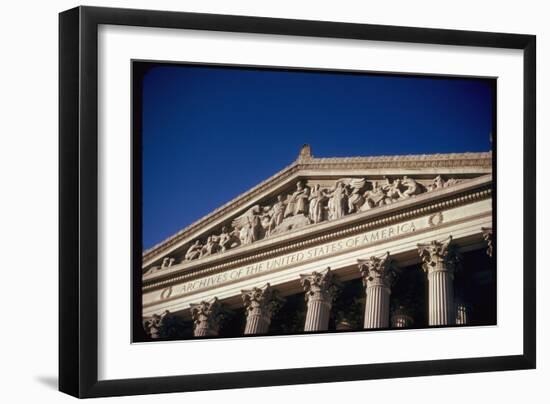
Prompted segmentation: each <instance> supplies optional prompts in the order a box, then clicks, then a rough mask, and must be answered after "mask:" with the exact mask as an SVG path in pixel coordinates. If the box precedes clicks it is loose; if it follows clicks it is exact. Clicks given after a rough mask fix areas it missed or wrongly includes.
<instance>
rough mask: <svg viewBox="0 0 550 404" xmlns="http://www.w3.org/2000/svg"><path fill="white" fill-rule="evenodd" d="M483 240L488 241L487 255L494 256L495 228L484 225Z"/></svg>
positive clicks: (482, 229)
mask: <svg viewBox="0 0 550 404" xmlns="http://www.w3.org/2000/svg"><path fill="white" fill-rule="evenodd" d="M481 231H482V233H483V240H485V242H486V243H487V255H488V256H489V257H491V258H493V228H492V227H482V228H481Z"/></svg>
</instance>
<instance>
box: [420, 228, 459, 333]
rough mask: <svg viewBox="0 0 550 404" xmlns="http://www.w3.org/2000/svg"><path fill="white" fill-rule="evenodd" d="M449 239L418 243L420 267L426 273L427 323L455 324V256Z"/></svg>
mask: <svg viewBox="0 0 550 404" xmlns="http://www.w3.org/2000/svg"><path fill="white" fill-rule="evenodd" d="M451 241H452V237H451V236H449V238H447V239H446V240H444V241H436V240H434V241H432V242H430V243H427V244H418V252H419V254H420V258H422V262H423V264H422V268H423V270H424V272H425V273H427V274H428V288H429V293H428V299H429V313H428V314H429V315H428V319H429V325H452V324H455V305H454V286H453V280H454V271H455V268H456V264H457V258H456V254H455V253H454V251H453V249H452V246H451Z"/></svg>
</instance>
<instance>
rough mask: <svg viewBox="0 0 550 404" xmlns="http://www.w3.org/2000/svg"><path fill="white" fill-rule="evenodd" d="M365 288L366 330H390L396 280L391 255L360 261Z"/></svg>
mask: <svg viewBox="0 0 550 404" xmlns="http://www.w3.org/2000/svg"><path fill="white" fill-rule="evenodd" d="M358 264H359V270H360V271H361V276H362V277H363V285H364V286H365V293H366V297H367V299H366V303H365V325H364V326H365V328H388V327H389V321H390V294H391V286H392V284H393V282H394V280H395V277H396V272H395V267H394V266H393V264H392V261H391V259H390V253H389V252H388V253H386V254H385V255H383V256H382V257H370V258H368V259H366V260H358Z"/></svg>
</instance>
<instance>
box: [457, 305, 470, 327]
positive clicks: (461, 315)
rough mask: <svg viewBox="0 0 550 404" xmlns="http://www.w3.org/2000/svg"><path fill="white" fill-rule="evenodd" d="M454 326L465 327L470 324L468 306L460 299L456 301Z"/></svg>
mask: <svg viewBox="0 0 550 404" xmlns="http://www.w3.org/2000/svg"><path fill="white" fill-rule="evenodd" d="M455 304H456V324H458V325H467V324H469V323H470V306H469V305H467V304H466V303H464V302H463V301H462V299H456V302H455Z"/></svg>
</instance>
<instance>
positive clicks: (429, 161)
mask: <svg viewBox="0 0 550 404" xmlns="http://www.w3.org/2000/svg"><path fill="white" fill-rule="evenodd" d="M491 172H492V154H491V153H490V152H487V153H457V154H433V155H406V156H376V157H350V158H314V157H312V156H311V155H310V152H309V149H306V150H305V151H304V150H302V152H301V153H300V155H299V157H298V159H297V160H296V161H295V162H294V163H293V164H291V165H290V166H288V167H286V168H285V169H283V170H282V171H280V172H278V173H276V174H275V175H273V176H272V177H270V178H269V179H267V180H266V181H263V182H262V183H260V184H258V185H257V186H256V187H254V188H252V189H251V190H249V191H247V192H245V193H243V194H242V195H240V196H238V197H237V198H235V199H233V200H232V201H230V202H228V203H227V204H225V205H224V206H222V207H220V208H218V209H216V210H215V211H213V212H212V213H210V214H209V215H207V216H205V217H203V218H201V219H200V220H198V221H196V222H195V223H193V224H191V225H190V226H188V227H186V228H185V229H183V230H181V231H180V232H178V233H177V234H175V235H174V236H172V237H170V238H168V239H167V240H165V241H163V242H162V243H160V244H158V245H156V246H154V247H153V248H151V249H149V250H147V251H145V252H144V254H143V264H144V265H143V268H144V271H145V273H149V274H150V273H154V272H157V271H160V270H163V269H164V268H167V267H170V266H173V265H178V264H180V263H186V262H195V261H197V260H203V259H207V258H208V257H211V256H213V255H221V254H224V253H226V252H228V251H236V250H237V249H240V248H243V247H246V246H250V245H253V244H254V243H256V242H259V241H264V240H268V239H269V238H275V237H278V236H280V235H283V234H287V233H288V234H290V233H292V232H294V231H298V230H303V229H307V228H312V229H314V228H315V226H317V225H321V224H323V223H326V222H333V221H337V220H340V219H343V218H346V217H350V216H352V215H357V214H361V213H363V212H366V211H371V210H376V209H378V208H380V207H382V206H387V205H391V204H395V203H398V202H402V201H405V200H412V199H414V198H416V197H417V196H419V195H423V194H428V193H433V192H439V191H441V190H443V189H450V188H452V187H455V186H459V185H460V184H463V183H465V182H467V181H471V180H473V179H475V178H477V177H481V176H484V175H487V174H490V173H491Z"/></svg>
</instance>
